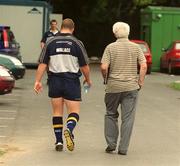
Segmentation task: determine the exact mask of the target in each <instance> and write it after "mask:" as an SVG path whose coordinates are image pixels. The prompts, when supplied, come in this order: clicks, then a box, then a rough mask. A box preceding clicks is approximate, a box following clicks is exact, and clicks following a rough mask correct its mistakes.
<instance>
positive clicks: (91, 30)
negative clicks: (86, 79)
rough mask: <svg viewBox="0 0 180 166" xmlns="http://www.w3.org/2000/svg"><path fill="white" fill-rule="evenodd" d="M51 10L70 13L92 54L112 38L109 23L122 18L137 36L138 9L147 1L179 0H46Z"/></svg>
mask: <svg viewBox="0 0 180 166" xmlns="http://www.w3.org/2000/svg"><path fill="white" fill-rule="evenodd" d="M48 2H49V3H51V5H52V6H53V11H54V12H56V13H62V14H63V16H64V18H67V17H70V18H72V19H73V20H74V21H75V23H76V32H75V34H76V35H77V36H78V37H79V38H80V39H81V40H82V41H83V42H85V45H86V47H87V49H88V52H89V54H90V55H91V56H94V55H99V56H100V55H101V54H102V50H103V49H104V47H105V46H106V45H107V44H108V43H109V42H111V41H113V40H114V38H113V35H112V31H111V29H112V25H113V23H115V22H116V21H125V22H128V23H129V24H130V25H131V29H133V31H132V33H131V37H132V38H138V36H139V24H140V23H139V20H140V19H139V15H140V9H141V8H145V7H146V6H148V5H162V6H176V7H177V6H180V0H48Z"/></svg>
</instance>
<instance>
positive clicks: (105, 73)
mask: <svg viewBox="0 0 180 166" xmlns="http://www.w3.org/2000/svg"><path fill="white" fill-rule="evenodd" d="M108 68H109V64H107V63H102V64H101V74H102V77H103V79H104V84H106V83H107V79H108V78H107V77H108Z"/></svg>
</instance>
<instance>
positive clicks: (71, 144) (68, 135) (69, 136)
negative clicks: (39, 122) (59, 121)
mask: <svg viewBox="0 0 180 166" xmlns="http://www.w3.org/2000/svg"><path fill="white" fill-rule="evenodd" d="M64 136H65V138H66V145H67V149H68V150H69V151H73V150H74V141H73V138H74V136H73V135H72V133H71V132H70V130H69V129H66V130H64Z"/></svg>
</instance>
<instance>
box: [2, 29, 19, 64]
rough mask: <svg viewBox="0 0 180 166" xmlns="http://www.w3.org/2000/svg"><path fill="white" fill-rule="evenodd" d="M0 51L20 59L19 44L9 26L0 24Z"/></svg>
mask: <svg viewBox="0 0 180 166" xmlns="http://www.w3.org/2000/svg"><path fill="white" fill-rule="evenodd" d="M0 53H3V54H7V55H10V56H14V57H16V58H18V59H19V60H20V61H21V59H22V58H21V54H20V45H19V43H17V42H16V40H15V36H14V34H13V32H12V31H11V29H10V27H9V26H0Z"/></svg>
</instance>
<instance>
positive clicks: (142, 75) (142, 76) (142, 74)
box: [138, 63, 147, 87]
mask: <svg viewBox="0 0 180 166" xmlns="http://www.w3.org/2000/svg"><path fill="white" fill-rule="evenodd" d="M146 71H147V64H146V63H142V64H140V71H139V81H138V84H139V86H140V87H141V86H143V84H144V79H145V76H146Z"/></svg>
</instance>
